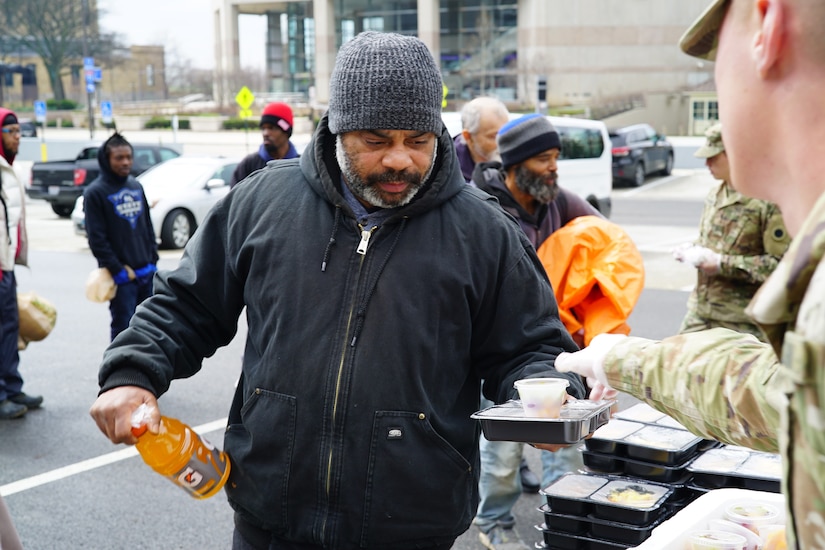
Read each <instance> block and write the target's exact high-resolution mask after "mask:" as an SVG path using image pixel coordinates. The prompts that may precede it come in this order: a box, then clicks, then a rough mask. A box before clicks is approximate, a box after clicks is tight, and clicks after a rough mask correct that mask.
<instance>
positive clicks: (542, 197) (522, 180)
mask: <svg viewBox="0 0 825 550" xmlns="http://www.w3.org/2000/svg"><path fill="white" fill-rule="evenodd" d="M516 187H518V188H519V190H521V191H522V192H524V193H527V194H528V195H530V196H531V197H533V198H534V199H536V200H537V201H538V202H540V203H541V204H550V203H551V202H553V201H554V200H555V199H556V197H557V196H558V195H559V185H558V183H557V182H556V181H553V183H552V185H549V184H548V183H547V177H546V176H542V175H540V174H536V173H535V172H532V171H531V170H529V169H527V168H526V167H525V166H524V165H523V164H522V165H521V166H519V167H518V168H516Z"/></svg>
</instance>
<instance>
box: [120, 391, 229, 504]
mask: <svg viewBox="0 0 825 550" xmlns="http://www.w3.org/2000/svg"><path fill="white" fill-rule="evenodd" d="M149 411H150V407H147V406H146V404H145V403H144V404H143V405H141V406H140V407H138V408H137V409H136V410H135V412H134V413H133V414H132V433H133V434H134V435H135V436H136V437H137V438H138V442H137V443H136V444H135V447H137V450H138V452H139V453H140V456H142V457H143V461H144V462H146V464H148V465H149V466H151V467H152V469H153V470H155V471H156V472H157V473H159V474H160V475H162V476H164V477H167V478H169V479H170V480H171V481H172V483H174V484H175V485H178V486H179V487H181V488H183V489H185V490H186V491H187V492H188V493H189V494H190V495H192V496H193V497H195V498H209V497H211V496H213V495H215V494H217V493H218V492H219V491H220V490H221V488H222V487H223V486H224V484H225V483H226V480H227V479H228V478H229V457H227V456H226V453H225V452H223V451H221V450H220V449H217V448H215V446H214V445H212V444H211V443H209V441H207V440H206V439H204V438H202V437H200V436H199V435H198V434H197V433H195V431H194V430H192V428H190V427H189V426H187V425H186V424H184V423H183V422H181V421H180V420H176V419H174V418H168V417H166V416H161V417H160V430H159V433H157V434H153V433H152V432H150V431H148V429H147V426H146V418H148V414H149Z"/></svg>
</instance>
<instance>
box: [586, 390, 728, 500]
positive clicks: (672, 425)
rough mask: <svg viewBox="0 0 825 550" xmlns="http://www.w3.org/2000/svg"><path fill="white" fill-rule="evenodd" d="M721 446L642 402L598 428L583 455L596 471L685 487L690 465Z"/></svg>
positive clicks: (588, 441) (621, 412) (589, 465)
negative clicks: (709, 450)
mask: <svg viewBox="0 0 825 550" xmlns="http://www.w3.org/2000/svg"><path fill="white" fill-rule="evenodd" d="M717 445H718V443H717V442H715V441H711V440H706V439H702V438H701V437H698V436H696V435H694V434H692V433H690V432H689V431H687V430H686V429H685V427H684V426H682V425H681V424H679V423H678V422H676V421H675V420H674V419H672V418H671V417H669V416H667V415H665V414H664V413H661V412H659V411H657V410H655V409H653V408H652V407H650V406H649V405H646V404H644V403H640V404H638V405H634V406H633V407H630V408H629V409H626V410H624V411H620V412H618V413H616V414H615V415H614V417H613V418H612V419H611V420H610V422H608V423H607V424H606V425H605V426H602V427H601V428H599V429H598V430H596V432H595V433H594V434H593V437H592V438H591V439H589V440H587V441H585V449H584V450H583V451H582V458H583V461H584V465H585V466H586V467H587V468H589V469H590V470H593V471H597V472H603V473H613V474H620V475H626V476H630V477H638V478H642V479H647V480H651V481H659V482H663V483H670V484H674V485H679V486H684V485H685V484H686V483H687V482H688V480H689V477H690V473H689V472H688V470H687V467H688V465H689V464H690V463H691V462H692V461H693V460H694V459H695V458H696V457H697V456H698V455H700V454H701V453H702V452H703V451H706V450H707V449H709V448H713V447H716V446H717ZM697 496H698V495H697Z"/></svg>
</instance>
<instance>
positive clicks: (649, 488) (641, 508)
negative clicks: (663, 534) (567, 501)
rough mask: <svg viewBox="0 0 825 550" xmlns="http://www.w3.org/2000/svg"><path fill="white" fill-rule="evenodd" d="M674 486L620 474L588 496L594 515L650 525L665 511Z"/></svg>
mask: <svg viewBox="0 0 825 550" xmlns="http://www.w3.org/2000/svg"><path fill="white" fill-rule="evenodd" d="M673 490H674V489H673V488H672V487H669V486H667V485H664V484H658V483H653V482H651V481H644V480H641V479H629V478H619V479H614V480H613V481H609V482H608V483H606V484H605V485H603V486H602V487H601V488H599V489H598V490H597V491H596V492H595V493H593V494H592V495H590V497H589V500H590V501H592V503H593V506H592V514H593V516H594V517H596V518H599V519H606V520H610V521H616V522H619V523H629V524H632V525H649V524H650V523H652V522H653V521H655V520H656V519H658V518H659V517H660V516H661V515H662V514H663V513H664V512H665V510H666V508H665V506H664V505H665V502H666V501H667V500H668V499H669V498H670V496H671V495H672V494H673ZM551 508H552V504H551Z"/></svg>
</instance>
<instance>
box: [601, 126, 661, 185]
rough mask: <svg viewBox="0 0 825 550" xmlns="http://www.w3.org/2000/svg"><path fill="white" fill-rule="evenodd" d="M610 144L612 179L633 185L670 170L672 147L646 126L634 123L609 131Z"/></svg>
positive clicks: (651, 128) (640, 183)
mask: <svg viewBox="0 0 825 550" xmlns="http://www.w3.org/2000/svg"><path fill="white" fill-rule="evenodd" d="M608 133H609V134H610V141H611V142H612V144H613V150H612V152H613V180H614V181H615V180H625V181H628V182H630V183H632V184H633V185H635V186H637V187H638V186H639V185H642V184H644V182H645V178H646V177H647V176H648V174H656V173H659V174H662V175H665V176H667V175H669V174H670V171H671V170H673V145H671V143H670V142H669V141H668V140H667V138H665V136H663V135H661V134H657V133H656V130H654V129H653V127H651V126H650V125H649V124H634V125H633V126H625V127H624V128H615V129H612V130H610V131H609V132H608Z"/></svg>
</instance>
